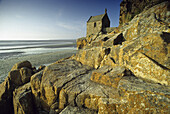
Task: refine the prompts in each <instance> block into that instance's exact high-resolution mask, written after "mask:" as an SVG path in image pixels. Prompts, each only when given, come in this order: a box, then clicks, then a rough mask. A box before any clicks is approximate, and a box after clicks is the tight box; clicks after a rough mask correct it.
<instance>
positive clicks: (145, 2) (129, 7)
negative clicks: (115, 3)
mask: <svg viewBox="0 0 170 114" xmlns="http://www.w3.org/2000/svg"><path fill="white" fill-rule="evenodd" d="M164 1H168V0H123V1H122V2H121V4H120V17H119V25H123V24H125V23H127V22H129V21H131V20H132V19H133V18H134V17H135V16H136V15H137V14H139V13H141V12H142V11H143V10H147V9H148V8H151V7H152V6H154V5H156V4H159V3H161V2H164Z"/></svg>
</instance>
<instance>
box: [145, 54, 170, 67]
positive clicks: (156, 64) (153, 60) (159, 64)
mask: <svg viewBox="0 0 170 114" xmlns="http://www.w3.org/2000/svg"><path fill="white" fill-rule="evenodd" d="M142 54H143V55H145V56H146V57H147V58H149V59H150V60H151V61H153V62H154V63H155V64H156V65H158V66H160V67H161V68H163V69H165V70H170V69H169V68H167V67H165V66H163V65H162V64H160V63H158V62H157V61H156V60H154V59H152V58H151V57H149V56H147V55H146V54H144V53H142Z"/></svg>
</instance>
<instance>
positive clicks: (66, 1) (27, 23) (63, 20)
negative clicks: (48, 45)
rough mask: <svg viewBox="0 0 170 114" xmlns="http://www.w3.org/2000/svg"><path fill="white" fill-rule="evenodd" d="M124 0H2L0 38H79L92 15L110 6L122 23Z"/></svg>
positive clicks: (113, 17) (114, 20) (114, 18)
mask: <svg viewBox="0 0 170 114" xmlns="http://www.w3.org/2000/svg"><path fill="white" fill-rule="evenodd" d="M121 1H122V0H0V40H29V39H30V40H33V39H35V40H38V39H44V40H49V39H77V38H79V37H83V36H85V35H86V22H87V20H88V19H89V17H90V16H95V15H100V14H103V13H104V10H105V8H107V9H108V15H109V18H110V20H111V26H112V27H113V26H114V27H116V26H118V23H119V12H120V2H121Z"/></svg>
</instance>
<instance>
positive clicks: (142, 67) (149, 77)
mask: <svg viewBox="0 0 170 114" xmlns="http://www.w3.org/2000/svg"><path fill="white" fill-rule="evenodd" d="M127 67H128V68H129V69H130V70H131V71H132V72H133V73H134V75H135V76H136V77H140V78H142V79H144V80H146V81H150V82H154V83H160V84H162V85H170V71H169V70H167V69H165V68H162V67H161V66H159V65H158V64H156V63H155V62H154V61H152V60H151V59H150V58H149V57H147V56H146V55H144V54H142V53H138V54H137V55H134V56H133V57H132V58H131V59H130V62H129V64H128V65H127Z"/></svg>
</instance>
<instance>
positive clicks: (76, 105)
mask: <svg viewBox="0 0 170 114" xmlns="http://www.w3.org/2000/svg"><path fill="white" fill-rule="evenodd" d="M89 87H90V85H89V86H88V87H87V88H85V89H84V90H83V91H81V92H80V93H78V94H77V95H76V96H75V99H74V104H75V106H77V107H78V105H77V102H76V98H77V97H78V96H79V95H80V94H81V93H83V92H84V91H86V90H87V89H88V88H89ZM85 108H86V107H85Z"/></svg>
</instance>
